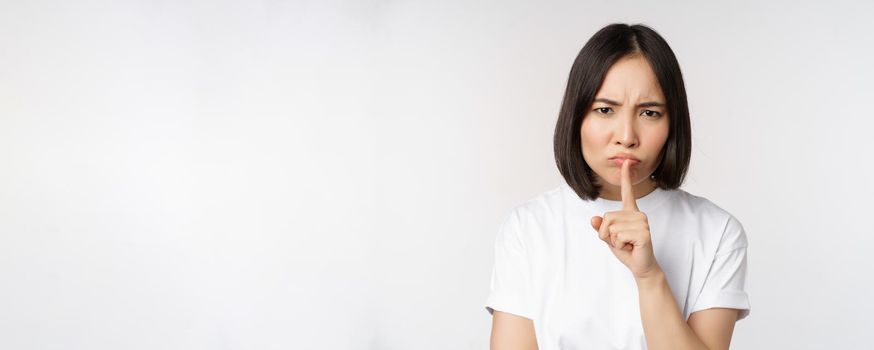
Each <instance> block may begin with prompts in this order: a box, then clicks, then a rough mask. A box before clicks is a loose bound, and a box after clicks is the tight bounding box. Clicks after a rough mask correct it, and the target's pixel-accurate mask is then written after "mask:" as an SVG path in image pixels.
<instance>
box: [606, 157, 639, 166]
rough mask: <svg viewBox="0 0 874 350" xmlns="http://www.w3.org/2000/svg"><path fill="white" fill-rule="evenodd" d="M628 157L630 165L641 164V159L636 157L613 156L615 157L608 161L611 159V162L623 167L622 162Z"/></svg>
mask: <svg viewBox="0 0 874 350" xmlns="http://www.w3.org/2000/svg"><path fill="white" fill-rule="evenodd" d="M626 159H627V160H628V161H629V164H628V165H630V166H635V165H637V164H640V160H637V159H634V158H623V157H613V158H610V159H608V161H610V162H611V163H613V164H614V165H616V166H619V167H621V166H622V163H624V162H625V160H626Z"/></svg>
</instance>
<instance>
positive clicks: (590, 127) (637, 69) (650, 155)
mask: <svg viewBox="0 0 874 350" xmlns="http://www.w3.org/2000/svg"><path fill="white" fill-rule="evenodd" d="M669 125H670V124H669V119H668V115H667V108H666V106H665V98H664V95H663V94H662V90H661V87H660V86H659V83H658V78H656V76H655V73H654V72H653V71H652V68H650V66H649V62H647V61H646V59H645V58H643V57H641V56H635V57H625V58H622V59H620V60H618V61H617V62H616V63H614V64H613V66H611V67H610V69H609V70H608V71H607V75H606V76H605V78H604V82H603V83H602V84H601V88H600V90H598V93H597V94H595V101H594V103H593V104H592V107H591V108H589V110H587V111H586V114H585V116H584V117H583V123H582V127H581V128H580V137H581V139H582V140H581V143H582V148H583V158H584V159H585V160H586V163H587V164H588V165H589V167H591V168H592V170H593V171H594V172H595V177H596V178H597V181H598V183H599V184H601V186H602V190H601V197H604V198H607V199H613V200H619V199H620V198H621V196H620V193H621V192H620V187H619V184H620V173H621V170H622V159H611V158H613V157H616V156H617V155H618V156H620V157H627V158H632V159H633V160H632V163H631V165H632V166H631V168H630V169H631V183H632V184H633V188H634V193H635V196H636V197H640V196H643V195H646V194H648V193H649V192H651V191H652V189H654V188H655V187H654V184H653V183H652V182H651V181H650V179H649V176H650V175H651V174H652V173H653V172H654V171H655V168H656V167H657V166H658V165H659V162H660V161H661V158H660V157H659V155H660V154H661V151H662V148H663V146H664V144H665V141H666V140H667V138H668V132H669Z"/></svg>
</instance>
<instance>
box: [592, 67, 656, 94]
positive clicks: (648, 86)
mask: <svg viewBox="0 0 874 350" xmlns="http://www.w3.org/2000/svg"><path fill="white" fill-rule="evenodd" d="M596 97H604V98H610V99H617V100H622V99H626V98H630V99H664V95H663V94H662V89H661V86H659V81H658V78H656V76H655V72H653V70H652V67H650V65H649V62H648V61H647V60H646V59H645V58H643V57H641V56H634V57H623V58H621V59H619V60H618V61H616V63H614V64H613V65H612V66H611V67H610V69H609V70H607V74H606V75H605V77H604V82H602V83H601V88H600V89H599V90H598V94H597V96H596Z"/></svg>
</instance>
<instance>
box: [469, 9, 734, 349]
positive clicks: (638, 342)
mask: <svg viewBox="0 0 874 350" xmlns="http://www.w3.org/2000/svg"><path fill="white" fill-rule="evenodd" d="M554 143H555V144H554V148H555V159H556V163H557V165H558V169H559V171H560V172H561V174H562V176H563V177H564V179H565V182H566V183H563V184H562V185H560V186H558V188H555V189H552V190H550V191H548V192H545V193H543V194H541V195H539V196H537V197H535V198H533V199H531V200H529V201H527V202H525V203H522V204H520V205H518V206H516V208H515V209H514V210H513V211H512V212H511V213H510V214H509V215H508V216H507V217H506V220H505V222H504V224H503V225H502V227H501V229H500V231H499V234H498V237H497V239H496V240H495V264H494V269H493V272H492V277H491V291H490V293H489V295H488V298H487V301H486V310H488V311H489V313H491V314H492V320H493V321H492V334H491V344H492V348H493V349H501V350H503V349H538V348H539V349H541V350H543V349H650V350H659V349H672V350H673V349H709V350H717V349H728V346H729V343H730V341H731V335H732V332H733V330H734V324H735V322H736V321H737V320H740V319H742V318H744V317H746V316H747V315H748V314H749V310H750V305H749V298H748V295H747V293H746V291H745V290H744V283H745V279H746V262H747V258H746V253H747V238H746V234H745V232H744V229H743V227H742V226H741V224H740V222H739V221H738V220H737V219H736V218H735V217H734V216H732V215H731V214H730V213H728V212H727V211H725V210H723V209H722V208H720V207H718V206H716V205H715V204H713V203H712V202H710V201H709V200H707V199H705V198H703V197H698V196H695V195H692V194H689V193H688V192H685V191H684V190H682V189H679V187H680V185H681V183H682V182H683V178H684V176H685V174H686V170H687V168H688V164H689V159H690V155H691V131H690V125H689V110H688V106H687V102H686V92H685V87H684V86H683V78H682V75H681V73H680V67H679V64H678V63H677V60H676V57H675V56H674V53H673V51H672V50H671V48H670V47H669V46H668V44H667V43H666V42H665V40H664V39H663V38H662V37H661V36H660V35H659V34H658V33H656V32H655V31H653V30H652V29H650V28H648V27H646V26H643V25H633V26H629V25H625V24H612V25H609V26H607V27H605V28H603V29H601V30H600V31H598V32H597V33H596V34H595V35H594V36H593V37H592V38H591V39H590V40H589V41H588V42H587V43H586V45H585V46H584V47H583V48H582V50H581V51H580V53H579V55H578V56H577V59H576V60H575V61H574V64H573V67H572V68H571V72H570V77H569V79H568V84H567V90H566V92H565V96H564V100H563V102H562V107H561V111H560V112H559V117H558V122H557V125H556V128H555V138H554Z"/></svg>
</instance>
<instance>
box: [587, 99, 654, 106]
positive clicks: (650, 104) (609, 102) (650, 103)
mask: <svg viewBox="0 0 874 350" xmlns="http://www.w3.org/2000/svg"><path fill="white" fill-rule="evenodd" d="M595 102H604V103H606V104H608V105H611V106H621V105H622V104H621V103H619V102H616V101H613V100H608V99H606V98H596V99H595ZM664 106H665V104H664V103H661V102H644V103H641V104H638V105H637V107H664Z"/></svg>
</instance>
